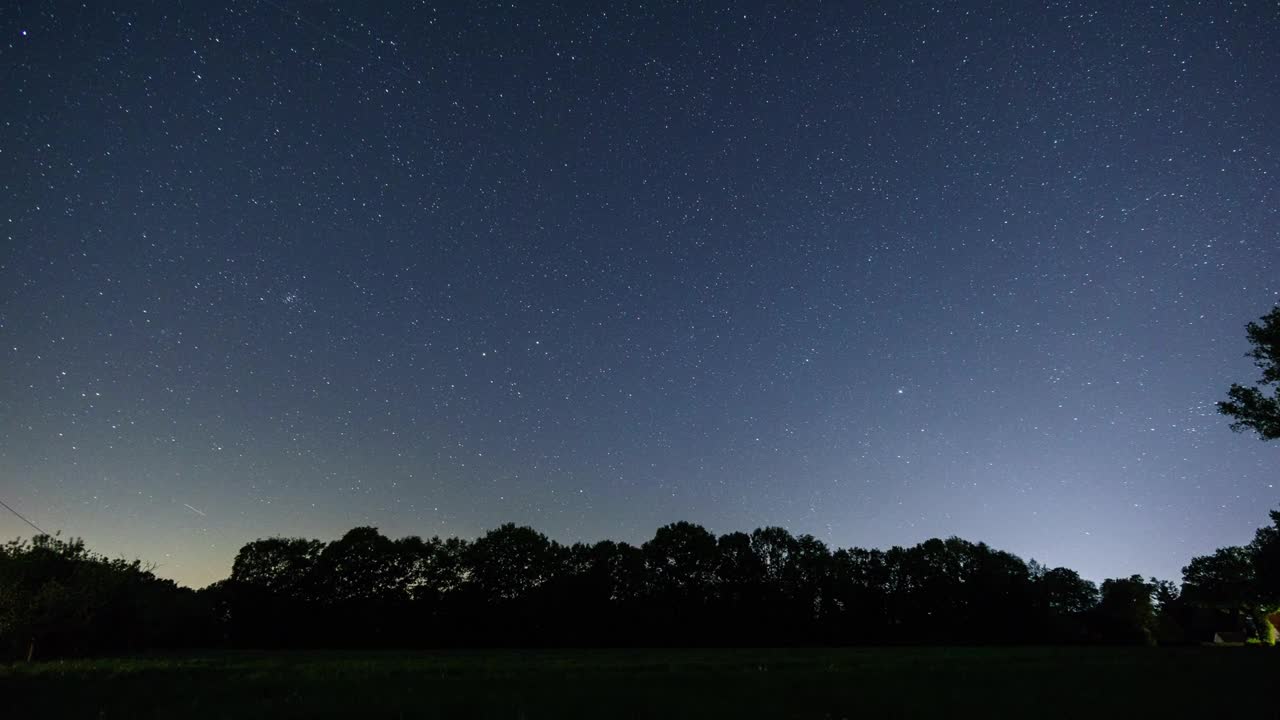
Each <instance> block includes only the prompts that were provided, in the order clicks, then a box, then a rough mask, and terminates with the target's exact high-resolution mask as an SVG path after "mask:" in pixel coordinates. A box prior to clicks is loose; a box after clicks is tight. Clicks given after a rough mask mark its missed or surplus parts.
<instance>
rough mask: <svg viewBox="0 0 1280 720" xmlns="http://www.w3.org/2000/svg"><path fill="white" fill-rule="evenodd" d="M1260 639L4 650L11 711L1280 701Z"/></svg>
mask: <svg viewBox="0 0 1280 720" xmlns="http://www.w3.org/2000/svg"><path fill="white" fill-rule="evenodd" d="M1277 679H1280V651H1273V650H1270V649H1265V648H1253V647H1244V648H1209V647H1195V648H1131V647H1123V648H1098V647H1082V648H1075V647H1072V648H938V647H929V648H922V647H912V648H856V649H731V650H695V649H689V650H684V649H675V650H667V649H642V650H547V651H517V650H476V651H440V652H414V653H395V652H336V651H335V652H323V651H321V652H262V653H247V652H236V653H207V654H187V655H171V656H160V655H151V656H139V657H129V658H112V659H94V660H77V661H63V662H59V661H53V662H46V663H34V664H31V665H26V664H11V665H6V666H0V692H3V695H2V697H3V698H4V701H5V702H4V707H5V712H4V716H6V717H15V718H16V717H42V718H50V717H76V718H251V717H270V718H304V717H305V718H314V717H334V718H336V717H388V718H399V717H427V718H430V717H441V718H512V719H515V718H600V717H610V718H686V717H687V718H706V717H732V718H742V717H761V718H764V717H768V718H859V717H939V716H943V715H951V714H954V713H964V715H963V716H964V717H983V716H988V717H989V716H991V715H997V716H1004V717H1037V718H1053V717H1063V718H1065V717H1073V718H1079V717H1084V716H1088V715H1092V716H1095V717H1096V716H1101V717H1119V716H1127V717H1131V718H1132V717H1162V718H1170V717H1217V716H1223V715H1227V714H1230V715H1240V714H1242V713H1248V714H1251V715H1252V716H1254V717H1277V716H1278V715H1280V704H1277V699H1276V695H1275V687H1276V685H1277Z"/></svg>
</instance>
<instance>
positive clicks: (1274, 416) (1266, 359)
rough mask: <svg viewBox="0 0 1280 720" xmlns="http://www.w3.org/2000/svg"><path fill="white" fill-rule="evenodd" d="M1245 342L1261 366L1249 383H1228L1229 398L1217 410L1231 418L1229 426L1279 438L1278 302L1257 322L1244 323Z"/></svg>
mask: <svg viewBox="0 0 1280 720" xmlns="http://www.w3.org/2000/svg"><path fill="white" fill-rule="evenodd" d="M1245 333H1246V335H1247V336H1248V338H1249V343H1250V344H1251V345H1252V346H1253V349H1251V350H1250V351H1249V353H1248V356H1249V357H1251V358H1253V362H1254V364H1255V365H1257V366H1258V368H1259V369H1260V370H1262V377H1261V378H1259V380H1258V383H1257V384H1256V385H1255V386H1253V387H1250V386H1247V385H1240V384H1232V386H1231V389H1230V390H1228V391H1227V397H1228V398H1230V399H1229V400H1224V401H1222V402H1219V403H1218V412H1220V413H1222V414H1223V415H1227V416H1229V417H1231V418H1233V422H1232V423H1231V429H1232V430H1235V431H1237V432H1243V431H1245V430H1252V431H1254V432H1255V433H1257V434H1258V437H1260V438H1262V439H1263V440H1275V439H1276V438H1280V390H1278V389H1276V387H1275V386H1277V385H1278V384H1280V305H1278V306H1276V307H1274V308H1272V310H1271V312H1269V313H1267V314H1266V315H1264V316H1262V318H1261V319H1260V322H1251V323H1249V324H1248V325H1247V326H1245Z"/></svg>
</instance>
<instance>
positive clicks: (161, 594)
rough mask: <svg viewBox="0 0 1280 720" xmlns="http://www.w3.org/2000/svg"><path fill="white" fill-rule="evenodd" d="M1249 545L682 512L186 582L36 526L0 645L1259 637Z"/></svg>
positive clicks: (292, 548) (1270, 587)
mask: <svg viewBox="0 0 1280 720" xmlns="http://www.w3.org/2000/svg"><path fill="white" fill-rule="evenodd" d="M1272 522H1273V525H1272V526H1270V527H1265V528H1262V529H1260V530H1258V532H1257V536H1256V538H1255V539H1254V542H1253V543H1251V544H1250V545H1249V546H1247V547H1243V548H1223V549H1221V550H1218V551H1217V552H1216V553H1214V554H1213V555H1210V556H1205V557H1199V558H1194V559H1193V560H1192V561H1191V562H1190V563H1189V564H1188V565H1187V567H1186V568H1185V569H1184V571H1183V583H1182V585H1181V588H1179V587H1177V586H1175V585H1174V584H1173V583H1169V582H1161V581H1157V580H1155V579H1154V578H1153V579H1150V580H1145V579H1143V578H1141V577H1138V576H1133V577H1129V578H1115V579H1110V580H1107V581H1105V582H1103V583H1102V586H1101V588H1100V589H1099V588H1098V587H1096V586H1095V585H1094V584H1093V583H1091V582H1089V581H1086V580H1084V579H1082V578H1081V577H1080V576H1079V575H1078V574H1077V573H1076V572H1075V571H1073V570H1069V569H1067V568H1044V567H1042V566H1040V565H1039V564H1037V563H1035V562H1034V561H1033V562H1031V563H1026V562H1023V561H1022V560H1021V559H1020V558H1018V557H1016V556H1014V555H1011V554H1009V553H1007V552H1002V551H1000V550H995V549H993V548H991V547H989V546H987V545H986V544H984V543H972V542H968V541H966V540H961V539H959V538H949V539H946V540H940V539H933V540H928V541H925V542H923V543H920V544H919V545H916V546H914V547H906V548H904V547H893V548H890V549H888V550H883V551H882V550H864V549H861V548H848V549H837V550H834V551H833V550H831V549H830V548H828V547H827V546H826V545H825V544H824V543H822V541H820V540H818V539H817V538H814V537H813V536H810V535H801V536H799V537H796V536H793V535H792V534H791V533H790V532H788V531H787V530H785V529H783V528H778V527H767V528H761V529H757V530H755V531H754V532H752V533H749V534H748V533H742V532H735V533H729V534H726V535H722V536H720V537H717V536H715V535H714V534H712V533H710V532H709V531H707V530H706V529H705V528H703V527H701V526H699V525H695V524H692V523H687V522H679V523H674V524H671V525H667V526H664V527H662V528H659V529H658V531H657V532H656V533H655V534H654V536H653V538H652V539H651V540H649V541H648V542H645V543H644V544H643V545H641V546H640V547H635V546H632V545H628V544H627V543H619V542H613V541H609V540H606V541H602V542H599V543H595V544H593V545H588V544H582V543H578V544H575V545H572V546H564V545H561V544H559V543H557V542H555V541H553V540H550V539H548V538H547V537H546V536H545V535H543V534H541V533H539V532H537V531H536V530H533V529H532V528H527V527H518V526H516V525H512V524H507V525H503V526H502V527H499V528H497V529H495V530H492V531H490V532H488V533H486V534H485V535H484V536H482V537H480V538H479V539H477V540H474V541H466V540H461V539H457V538H450V539H447V540H446V539H441V538H431V539H429V540H423V539H421V538H417V537H408V538H402V539H400V540H392V539H390V538H388V537H385V536H383V535H382V534H381V533H379V532H378V531H377V530H376V529H375V528H370V527H360V528H355V529H353V530H351V531H350V532H348V533H347V534H346V535H344V536H342V537H341V538H339V539H337V540H334V541H332V542H329V543H325V542H321V541H318V540H306V539H288V538H269V539H264V540H256V541H254V542H251V543H248V544H246V545H245V546H244V547H242V548H241V549H240V552H239V553H237V555H236V558H235V562H234V564H233V566H232V571H231V576H230V577H229V578H227V579H226V580H223V581H220V582H217V583H214V584H213V585H211V586H209V587H208V588H205V589H204V590H201V591H199V592H196V591H192V590H189V589H186V588H180V587H178V586H176V585H175V584H174V583H172V582H171V581H167V580H160V579H157V578H156V577H155V576H154V575H153V574H152V573H151V572H149V571H148V570H147V569H146V568H143V567H142V566H141V565H140V564H139V563H138V562H136V561H135V562H132V563H130V562H125V561H123V560H109V559H107V558H103V557H101V556H98V555H94V554H93V553H91V552H89V551H88V550H86V549H85V547H84V544H83V543H82V542H80V541H71V542H67V541H62V540H58V539H56V538H50V537H47V536H41V537H38V538H36V539H35V540H33V541H30V542H22V541H14V542H11V543H9V544H8V545H5V546H3V548H0V642H2V643H3V645H2V646H0V647H2V648H3V652H4V653H5V654H6V655H7V656H8V657H11V658H12V657H23V656H25V655H27V654H29V653H32V652H34V653H35V654H36V655H37V656H39V657H49V656H65V655H76V654H92V653H97V652H115V651H122V650H123V651H129V650H139V649H145V648H161V647H175V646H182V645H186V646H199V645H211V644H223V645H228V646H232V647H253V648H318V647H329V648H332V647H350V648H356V647H400V648H409V647H453V646H589V645H612V646H626V645H633V646H634V645H644V646H655V645H685V646H687V645H703V646H712V645H714V646H763V645H774V646H785V645H847V644H863V643H876V644H926V643H927V644H1016V643H1035V644H1044V643H1106V644H1153V643H1164V644H1176V643H1182V642H1202V641H1206V640H1209V639H1211V638H1212V637H1213V634H1214V633H1215V632H1220V631H1224V630H1231V631H1244V632H1246V633H1249V634H1251V635H1254V636H1258V637H1262V638H1264V639H1265V638H1266V636H1267V632H1266V627H1267V626H1266V620H1265V617H1266V615H1267V613H1268V612H1274V611H1275V609H1276V608H1277V606H1280V602H1277V601H1278V600H1280V583H1278V582H1277V580H1280V513H1272Z"/></svg>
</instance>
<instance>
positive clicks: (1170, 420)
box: [0, 0, 1280, 585]
mask: <svg viewBox="0 0 1280 720" xmlns="http://www.w3.org/2000/svg"><path fill="white" fill-rule="evenodd" d="M468 5H470V7H468ZM790 5H791V4H790V3H777V4H757V3H745V4H732V5H724V6H720V7H716V6H713V5H712V4H710V3H689V4H675V3H650V4H645V5H632V4H622V3H618V4H614V3H607V4H604V5H595V4H593V5H589V6H573V5H553V4H551V3H541V2H539V3H529V4H526V5H521V4H503V5H493V4H475V5H472V4H470V3H456V4H446V5H445V6H442V7H433V6H430V5H425V4H416V3H415V4H405V5H400V6H390V5H383V4H381V3H369V4H356V3H309V2H299V1H298V0H279V1H278V2H277V1H274V0H244V1H241V2H233V3H229V4H228V7H213V6H212V5H211V4H210V5H209V6H206V4H203V3H187V4H183V5H175V4H173V3H168V2H156V3H137V4H128V5H127V6H126V7H124V8H121V7H117V8H114V9H112V8H107V7H101V6H99V4H98V3H89V4H88V6H81V5H78V4H70V3H35V2H32V3H17V4H10V5H9V6H7V7H6V8H5V9H3V10H0V31H2V35H0V108H3V111H0V113H2V114H0V118H2V124H0V168H3V175H2V176H0V182H2V183H3V188H2V189H3V194H2V195H0V223H3V230H0V242H2V243H3V245H2V246H0V249H2V250H3V252H2V253H0V351H2V352H0V491H2V492H0V499H4V500H5V501H7V502H9V503H10V504H13V505H14V506H16V507H18V508H19V509H21V510H22V511H23V512H24V513H25V514H27V515H28V516H29V517H30V518H31V519H33V520H34V521H36V522H37V523H38V524H40V525H41V526H42V527H44V528H46V529H49V530H53V529H59V528H60V529H62V530H63V531H64V532H65V533H68V534H71V535H79V536H83V537H85V538H86V540H88V542H89V543H90V544H91V545H92V546H94V547H96V548H98V549H100V550H102V551H105V552H107V553H109V554H112V555H117V554H124V555H127V556H131V557H133V556H137V557H142V558H144V559H147V560H153V561H156V562H158V563H160V569H159V573H160V574H161V575H165V576H169V577H174V578H176V579H178V580H180V581H182V582H187V583H191V584H196V585H201V584H204V583H207V582H209V581H211V580H214V579H217V578H219V577H222V576H224V575H225V573H226V572H227V570H228V568H229V566H230V562H231V559H232V557H233V555H234V552H235V550H236V549H237V548H238V547H239V546H240V545H241V544H242V543H244V542H246V541H248V540H251V539H254V538H257V537H262V536H269V535H275V534H285V535H306V536H316V537H322V538H330V537H334V536H336V535H338V534H340V533H341V532H342V531H344V530H346V529H348V528H350V527H352V526H354V525H361V524H372V525H376V526H378V527H380V528H381V529H382V530H383V531H384V532H386V533H388V534H390V535H394V536H398V535H404V534H423V535H432V534H450V535H452V534H459V535H464V536H474V535H476V534H478V533H480V532H482V531H484V530H485V529H488V528H490V527H493V526H496V525H497V524H499V523H501V522H505V521H514V522H518V523H525V524H530V525H533V526H535V527H537V528H539V529H541V530H543V531H544V532H546V533H548V534H549V535H551V536H552V537H554V538H556V539H558V540H561V541H573V540H579V539H584V540H596V539H600V538H604V537H612V538H616V539H624V540H629V541H632V542H639V541H642V540H644V539H646V538H648V537H649V536H650V535H651V533H652V531H653V530H654V529H655V528H656V527H657V526H659V525H661V524H665V523H667V522H671V521H674V520H678V519H689V520H693V521H696V522H700V523H703V524H705V525H707V526H708V527H709V528H711V529H712V530H714V531H717V532H725V531H729V530H735V529H750V528H753V527H756V526H759V525H764V524H780V525H784V526H786V527H788V528H789V529H791V530H792V531H793V532H796V533H802V532H809V533H813V534H815V535H817V536H818V537H820V538H822V539H823V540H825V541H827V542H828V543H830V544H833V545H839V546H848V545H860V546H879V547H885V546H888V545H892V544H910V543H915V542H918V541H920V540H923V539H925V538H928V537H932V536H948V535H952V534H956V535H960V536H962V537H965V538H968V539H972V540H985V541H987V542H989V543H991V544H993V545H995V546H997V547H1000V548H1002V549H1007V550H1010V551H1012V552H1015V553H1017V554H1019V555H1022V556H1023V557H1025V558H1031V557H1034V558H1036V559H1037V560H1040V561H1041V562H1044V563H1047V564H1050V565H1068V566H1071V567H1074V568H1076V569H1078V570H1080V571H1081V572H1082V573H1083V574H1085V575H1086V576H1088V577H1092V578H1095V579H1097V578H1102V577H1105V576H1113V575H1128V574H1130V573H1135V572H1137V573H1142V574H1144V575H1152V574H1155V575H1159V576H1161V577H1166V578H1173V579H1177V578H1178V572H1179V568H1181V566H1182V565H1183V564H1185V562H1186V560H1187V559H1189V558H1190V557H1191V556H1192V555H1193V554H1200V553H1204V552H1207V551H1210V550H1212V549H1213V548H1215V547H1217V546H1220V545H1224V544H1234V543H1240V542H1245V541H1247V540H1248V539H1249V537H1251V535H1252V532H1253V529H1254V528H1256V527H1257V526H1259V525H1261V524H1262V523H1263V521H1264V520H1265V518H1266V511H1267V510H1268V509H1269V508H1273V507H1275V506H1276V505H1277V501H1278V500H1280V493H1277V491H1276V488H1275V484H1276V483H1277V482H1278V481H1280V477H1278V474H1277V467H1278V466H1280V464H1278V463H1277V459H1278V457H1280V455H1278V453H1280V448H1277V447H1272V446H1269V445H1266V444H1263V443H1261V442H1259V441H1258V440H1256V439H1254V438H1253V437H1251V436H1246V435H1234V434H1232V433H1231V432H1230V431H1229V430H1228V429H1227V422H1226V420H1225V419H1224V418H1221V417H1219V416H1217V415H1216V414H1215V411H1214V408H1213V403H1214V401H1216V400H1218V399H1222V398H1223V397H1224V396H1225V390H1226V388H1227V386H1228V385H1229V384H1230V383H1231V382H1233V381H1235V382H1247V381H1252V380H1253V379H1254V378H1255V376H1256V372H1255V371H1254V370H1253V368H1252V367H1251V365H1250V363H1249V361H1248V360H1247V359H1246V358H1245V357H1244V353H1245V351H1246V349H1247V345H1246V343H1245V338H1244V332H1243V326H1244V324H1245V323H1246V322H1247V321H1249V320H1252V319H1255V318H1257V317H1258V316H1260V315H1262V314H1263V313H1264V312H1266V311H1267V310H1268V309H1270V307H1271V306H1272V305H1274V304H1276V303H1277V302H1280V237H1278V234H1280V232H1278V229H1280V223H1278V218H1277V208H1280V125H1278V124H1277V118H1278V117H1280V80H1278V79H1277V78H1278V76H1280V73H1277V68H1280V51H1278V50H1277V44H1276V42H1275V38H1276V37H1280V10H1278V9H1277V6H1276V5H1275V4H1274V3H1252V4H1249V5H1244V4H1240V3H1236V4H1233V3H1225V2H1224V3H1206V4H1191V3H1186V4H1182V3H1174V4H1171V5H1168V6H1167V7H1166V6H1157V7H1149V6H1143V7H1138V6H1136V5H1134V4H1131V3H1114V2H1098V3H1067V2H1061V3H1058V2H1055V3H1047V4H1035V3H1024V2H1014V3H1008V4H996V3H947V4H939V5H930V4H920V3H909V2H908V3H884V4H881V3H874V4H866V5H865V6H863V7H860V8H859V7H855V4H853V3H832V4H826V5H821V6H819V5H817V4H816V3H815V4H812V5H811V4H807V3H804V4H802V5H805V6H807V7H806V9H802V10H794V9H791V8H790V7H789V6H790ZM810 5H811V6H810ZM370 6H372V7H370ZM28 530H29V529H28V528H27V527H26V526H24V525H23V524H21V522H20V521H18V520H17V519H16V518H14V517H12V516H6V517H0V534H3V535H5V536H10V537H11V536H15V535H19V534H26V533H27V531H28Z"/></svg>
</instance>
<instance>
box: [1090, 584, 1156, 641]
mask: <svg viewBox="0 0 1280 720" xmlns="http://www.w3.org/2000/svg"><path fill="white" fill-rule="evenodd" d="M1155 591H1156V584H1155V583H1154V582H1147V581H1146V580H1143V579H1142V577H1141V576H1140V575H1133V576H1130V577H1127V578H1112V579H1110V580H1103V581H1102V600H1101V602H1099V604H1098V609H1097V613H1098V619H1099V625H1100V631H1101V633H1102V639H1103V640H1104V641H1106V642H1111V643H1122V644H1140V645H1153V644H1155V639H1156V606H1155V603H1154V599H1153V596H1154V594H1155Z"/></svg>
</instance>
